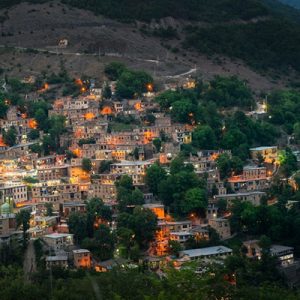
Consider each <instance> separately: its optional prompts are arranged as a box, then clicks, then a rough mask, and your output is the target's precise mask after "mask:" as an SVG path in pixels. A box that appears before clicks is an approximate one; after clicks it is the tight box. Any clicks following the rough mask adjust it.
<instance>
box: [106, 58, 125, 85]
mask: <svg viewBox="0 0 300 300" xmlns="http://www.w3.org/2000/svg"><path fill="white" fill-rule="evenodd" d="M126 70H127V69H126V67H125V65H124V64H122V63H119V62H112V63H110V64H108V65H106V66H105V69H104V73H105V75H106V76H107V77H108V79H110V80H114V81H115V80H118V79H119V77H120V76H121V75H122V73H123V72H124V71H126Z"/></svg>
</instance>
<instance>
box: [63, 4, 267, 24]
mask: <svg viewBox="0 0 300 300" xmlns="http://www.w3.org/2000/svg"><path fill="white" fill-rule="evenodd" d="M63 2H64V3H68V4H71V5H74V6H77V7H79V8H84V9H90V10H92V11H94V12H95V13H98V14H104V15H106V16H108V17H111V18H114V19H119V20H122V21H134V20H143V21H151V20H152V19H160V18H164V17H169V16H171V17H174V18H179V19H186V20H199V21H227V20H232V19H243V20H248V19H251V18H254V17H258V16H263V15H266V14H268V10H267V9H266V8H265V6H263V5H262V4H261V3H260V2H259V1H256V0H235V2H234V5H232V1H230V0H229V1H224V0H214V1H208V0H204V1H188V2H186V1H182V0H175V1H169V0H164V1H158V0H152V1H151V2H150V3H149V2H145V1H126V0H123V1H117V0H110V1H104V0H98V1H96V2H95V1H92V0H87V1H85V2H84V3H83V2H82V1H80V0H63ZM220 11H222V14H220V13H219V12H220Z"/></svg>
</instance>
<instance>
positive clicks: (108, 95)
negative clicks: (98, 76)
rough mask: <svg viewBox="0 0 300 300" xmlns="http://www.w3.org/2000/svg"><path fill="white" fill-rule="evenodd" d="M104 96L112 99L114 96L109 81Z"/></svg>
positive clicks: (105, 86)
mask: <svg viewBox="0 0 300 300" xmlns="http://www.w3.org/2000/svg"><path fill="white" fill-rule="evenodd" d="M102 96H103V98H104V99H110V98H111V96H112V92H111V88H110V86H109V85H108V84H107V83H106V84H105V85H104V88H103V93H102Z"/></svg>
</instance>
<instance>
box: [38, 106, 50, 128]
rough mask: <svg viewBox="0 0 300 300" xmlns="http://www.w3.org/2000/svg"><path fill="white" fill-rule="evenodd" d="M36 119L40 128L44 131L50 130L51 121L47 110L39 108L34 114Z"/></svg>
mask: <svg viewBox="0 0 300 300" xmlns="http://www.w3.org/2000/svg"><path fill="white" fill-rule="evenodd" d="M34 119H35V120H36V122H37V124H38V128H39V129H41V130H44V131H47V130H48V129H49V120H48V116H47V114H46V111H45V109H43V108H38V109H37V110H36V111H35V113H34Z"/></svg>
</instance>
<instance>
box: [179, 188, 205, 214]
mask: <svg viewBox="0 0 300 300" xmlns="http://www.w3.org/2000/svg"><path fill="white" fill-rule="evenodd" d="M206 207H207V197H206V193H205V190H204V189H200V188H197V187H196V188H191V189H189V190H187V191H186V193H185V195H184V199H183V201H182V202H181V206H180V210H181V211H182V212H183V213H186V214H188V213H190V212H195V213H198V214H199V213H202V214H203V212H204V211H205V209H206Z"/></svg>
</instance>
